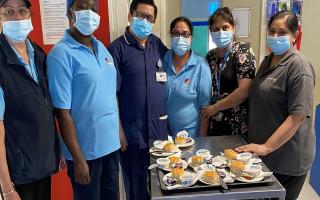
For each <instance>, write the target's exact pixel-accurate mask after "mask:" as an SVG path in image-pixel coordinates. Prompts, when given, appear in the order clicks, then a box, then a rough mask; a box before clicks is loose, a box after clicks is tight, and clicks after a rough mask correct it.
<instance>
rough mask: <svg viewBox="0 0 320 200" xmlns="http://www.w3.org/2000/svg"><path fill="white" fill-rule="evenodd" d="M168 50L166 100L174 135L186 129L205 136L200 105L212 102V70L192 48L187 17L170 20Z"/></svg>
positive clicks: (166, 60) (206, 128)
mask: <svg viewBox="0 0 320 200" xmlns="http://www.w3.org/2000/svg"><path fill="white" fill-rule="evenodd" d="M170 33H171V48H172V50H171V51H168V52H167V54H166V55H165V57H164V63H163V67H164V70H165V71H166V72H167V76H168V78H167V79H168V80H167V83H166V84H165V85H166V91H167V93H166V94H167V95H166V103H167V110H168V119H169V125H170V130H171V132H172V133H173V135H174V136H176V133H177V132H180V131H182V130H186V131H187V132H188V133H189V136H191V137H198V136H206V135H207V131H208V120H207V119H204V118H203V119H200V118H201V115H200V114H201V113H200V112H201V108H202V107H203V106H208V105H210V103H211V97H212V92H211V91H212V84H211V73H210V68H209V65H208V63H207V61H206V60H205V59H204V58H202V57H201V56H199V55H198V54H196V53H195V52H193V51H192V50H191V41H192V34H193V27H192V23H191V21H190V20H189V19H188V18H186V17H178V18H176V19H174V20H173V21H172V22H171V25H170Z"/></svg>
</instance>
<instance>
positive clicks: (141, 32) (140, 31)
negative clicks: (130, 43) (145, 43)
mask: <svg viewBox="0 0 320 200" xmlns="http://www.w3.org/2000/svg"><path fill="white" fill-rule="evenodd" d="M152 26H153V24H152V23H151V22H149V21H148V20H146V19H139V18H137V17H133V19H132V23H131V30H132V31H133V33H134V34H135V35H136V36H137V37H138V38H139V39H145V38H147V37H148V36H149V35H150V34H151V33H152Z"/></svg>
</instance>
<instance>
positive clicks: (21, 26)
mask: <svg viewBox="0 0 320 200" xmlns="http://www.w3.org/2000/svg"><path fill="white" fill-rule="evenodd" d="M2 28H3V30H2V31H3V34H4V35H5V36H6V37H7V38H9V40H11V41H13V42H16V43H23V42H25V40H26V39H27V37H28V35H29V33H30V32H31V31H32V30H33V26H32V22H31V19H26V20H17V21H5V22H3V23H2Z"/></svg>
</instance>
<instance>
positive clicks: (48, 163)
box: [0, 0, 60, 200]
mask: <svg viewBox="0 0 320 200" xmlns="http://www.w3.org/2000/svg"><path fill="white" fill-rule="evenodd" d="M30 9H31V3H30V2H29V1H28V0H0V22H1V25H0V26H1V30H2V32H1V34H0V189H1V191H0V196H3V198H4V200H9V199H10V200H11V199H12V200H20V199H22V200H28V199H33V200H49V199H50V198H51V197H50V196H51V175H52V174H53V173H55V172H57V171H58V167H59V160H60V159H59V156H60V149H59V140H58V137H57V135H56V132H55V126H54V118H53V114H52V106H51V101H50V95H49V91H48V86H47V82H46V77H45V62H46V60H45V57H46V55H45V53H44V52H43V50H42V49H41V48H40V47H39V46H38V45H36V44H35V43H33V42H32V41H31V40H30V39H29V38H28V35H29V33H30V32H31V31H32V30H33V26H32V22H31V14H30V13H31V11H30ZM1 193H2V194H1ZM0 199H1V198H0Z"/></svg>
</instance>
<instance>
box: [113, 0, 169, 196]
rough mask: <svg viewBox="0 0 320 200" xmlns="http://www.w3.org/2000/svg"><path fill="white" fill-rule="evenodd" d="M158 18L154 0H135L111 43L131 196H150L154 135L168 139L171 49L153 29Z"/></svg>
mask: <svg viewBox="0 0 320 200" xmlns="http://www.w3.org/2000/svg"><path fill="white" fill-rule="evenodd" d="M156 16H157V7H156V5H155V4H154V2H153V0H134V1H133V2H132V3H131V5H130V13H129V22H130V24H131V25H130V26H129V27H127V29H126V32H125V33H124V35H123V36H121V37H119V38H118V39H116V40H115V41H114V42H112V44H111V45H110V47H109V50H110V53H111V54H112V56H113V58H114V62H115V65H116V67H117V70H118V101H119V110H120V118H121V122H122V126H123V130H124V131H122V134H121V150H122V152H121V161H122V162H121V164H122V168H123V175H124V183H125V189H126V196H127V199H129V200H133V199H136V200H144V199H147V198H148V197H147V172H148V170H147V167H148V164H149V155H148V151H149V145H148V142H149V139H167V137H168V126H167V116H166V114H167V113H166V109H165V99H164V95H165V88H164V83H163V81H165V78H166V77H165V73H164V72H163V70H162V62H161V58H162V57H163V55H164V53H165V52H166V50H167V49H166V47H165V46H164V45H163V43H162V42H161V41H160V39H159V38H157V37H156V36H154V35H153V34H151V33H152V26H153V24H154V22H155V19H156Z"/></svg>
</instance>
